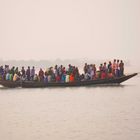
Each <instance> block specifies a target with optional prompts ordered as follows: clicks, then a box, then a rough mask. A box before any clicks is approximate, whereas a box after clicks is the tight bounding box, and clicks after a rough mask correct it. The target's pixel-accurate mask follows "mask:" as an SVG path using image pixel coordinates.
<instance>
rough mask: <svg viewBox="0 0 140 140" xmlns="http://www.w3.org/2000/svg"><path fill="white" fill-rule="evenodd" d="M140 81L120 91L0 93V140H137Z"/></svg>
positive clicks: (115, 88)
mask: <svg viewBox="0 0 140 140" xmlns="http://www.w3.org/2000/svg"><path fill="white" fill-rule="evenodd" d="M139 81H140V77H139V76H137V77H134V78H133V79H130V80H129V81H128V82H124V83H123V85H122V86H96V87H95V86H94V87H78V88H44V89H20V88H19V89H6V88H0V140H140V83H139Z"/></svg>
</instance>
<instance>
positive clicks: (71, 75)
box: [70, 73, 74, 82]
mask: <svg viewBox="0 0 140 140" xmlns="http://www.w3.org/2000/svg"><path fill="white" fill-rule="evenodd" d="M70 82H74V75H73V73H71V74H70Z"/></svg>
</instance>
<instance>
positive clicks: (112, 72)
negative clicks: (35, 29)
mask: <svg viewBox="0 0 140 140" xmlns="http://www.w3.org/2000/svg"><path fill="white" fill-rule="evenodd" d="M123 75H124V62H123V61H122V60H116V59H114V60H113V62H111V61H109V62H108V63H106V62H104V63H101V64H100V65H99V67H97V66H96V65H95V64H87V63H85V65H84V67H83V73H81V74H80V72H79V68H78V67H77V66H73V65H71V64H69V65H68V67H67V68H66V67H65V66H63V65H60V66H58V65H55V66H54V67H49V68H47V69H46V70H43V69H42V68H40V70H39V71H37V70H36V69H35V67H34V66H33V67H30V66H28V67H27V69H25V67H24V66H23V67H22V68H21V69H20V70H19V68H18V67H15V66H13V67H11V68H10V66H9V65H5V66H0V80H6V81H20V80H22V81H38V82H45V83H51V82H58V83H59V82H60V83H68V82H77V81H88V80H96V79H107V78H108V79H109V78H114V77H121V76H123Z"/></svg>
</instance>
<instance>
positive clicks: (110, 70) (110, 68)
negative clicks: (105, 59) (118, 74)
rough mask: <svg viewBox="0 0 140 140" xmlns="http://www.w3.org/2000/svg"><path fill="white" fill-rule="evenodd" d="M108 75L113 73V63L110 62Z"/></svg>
mask: <svg viewBox="0 0 140 140" xmlns="http://www.w3.org/2000/svg"><path fill="white" fill-rule="evenodd" d="M107 67H108V73H109V74H110V73H112V63H111V61H109V64H108V66H107Z"/></svg>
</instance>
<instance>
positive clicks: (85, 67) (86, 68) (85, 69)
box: [84, 63, 88, 74]
mask: <svg viewBox="0 0 140 140" xmlns="http://www.w3.org/2000/svg"><path fill="white" fill-rule="evenodd" d="M87 72H88V65H87V63H85V66H84V73H85V74H86V73H87Z"/></svg>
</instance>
